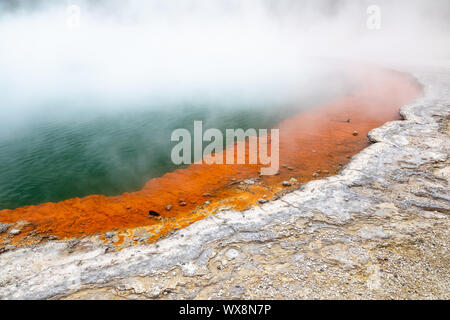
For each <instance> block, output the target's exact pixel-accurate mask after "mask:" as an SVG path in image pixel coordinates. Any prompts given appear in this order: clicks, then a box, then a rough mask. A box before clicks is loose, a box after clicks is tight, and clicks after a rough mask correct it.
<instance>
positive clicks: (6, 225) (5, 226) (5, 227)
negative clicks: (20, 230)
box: [0, 222, 10, 233]
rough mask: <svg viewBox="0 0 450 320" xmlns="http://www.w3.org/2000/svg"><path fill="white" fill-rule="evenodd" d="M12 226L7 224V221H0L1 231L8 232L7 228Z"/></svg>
mask: <svg viewBox="0 0 450 320" xmlns="http://www.w3.org/2000/svg"><path fill="white" fill-rule="evenodd" d="M9 227H10V225H9V224H5V223H1V222H0V233H3V232H6V230H8V229H9Z"/></svg>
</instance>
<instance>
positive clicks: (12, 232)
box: [9, 229, 21, 236]
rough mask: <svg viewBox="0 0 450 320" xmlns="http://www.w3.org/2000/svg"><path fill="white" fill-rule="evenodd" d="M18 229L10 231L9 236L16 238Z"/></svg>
mask: <svg viewBox="0 0 450 320" xmlns="http://www.w3.org/2000/svg"><path fill="white" fill-rule="evenodd" d="M20 231H21V230H20V229H12V230H11V231H9V234H10V235H12V236H17V235H18V234H19V233H20Z"/></svg>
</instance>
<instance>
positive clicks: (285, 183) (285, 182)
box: [283, 181, 292, 187]
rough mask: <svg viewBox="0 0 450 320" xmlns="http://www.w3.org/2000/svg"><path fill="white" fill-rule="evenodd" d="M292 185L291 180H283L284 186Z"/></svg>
mask: <svg viewBox="0 0 450 320" xmlns="http://www.w3.org/2000/svg"><path fill="white" fill-rule="evenodd" d="M290 186H292V183H290V182H289V181H283V187H290Z"/></svg>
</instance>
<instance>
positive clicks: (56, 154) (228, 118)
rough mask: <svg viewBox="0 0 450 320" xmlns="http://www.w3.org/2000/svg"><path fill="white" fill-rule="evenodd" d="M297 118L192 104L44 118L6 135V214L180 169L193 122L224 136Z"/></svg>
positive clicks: (281, 112) (2, 175)
mask: <svg viewBox="0 0 450 320" xmlns="http://www.w3.org/2000/svg"><path fill="white" fill-rule="evenodd" d="M295 112H297V111H296V110H295V108H290V107H277V108H265V107H259V106H256V107H255V106H252V107H249V106H243V107H242V106H241V107H239V108H210V107H204V106H203V107H201V106H192V105H190V106H185V107H178V108H167V110H164V108H158V110H151V109H150V110H146V108H138V109H135V110H131V111H130V110H128V111H118V110H116V111H114V112H96V113H95V114H91V115H89V113H88V115H84V116H83V117H81V116H66V117H61V118H58V117H52V118H46V117H45V116H44V117H43V116H41V117H37V118H36V119H35V120H33V121H31V122H29V123H27V124H26V125H25V126H23V127H22V128H21V129H20V130H19V129H17V128H16V129H15V130H14V132H13V133H10V134H5V132H7V130H6V131H5V130H3V131H2V132H3V134H2V135H0V163H1V169H0V209H13V208H17V207H22V206H25V205H33V204H40V203H44V202H56V201H61V200H65V199H69V198H73V197H82V196H86V195H91V194H103V195H118V194H121V193H123V192H132V191H137V190H139V189H141V188H142V187H143V185H144V184H145V183H146V182H147V181H148V180H149V179H150V178H154V177H159V176H162V175H163V174H165V173H167V172H170V171H173V170H174V169H177V168H179V167H177V166H175V165H174V164H173V163H172V161H171V158H170V154H171V150H172V148H173V146H175V145H176V144H177V142H171V140H170V138H171V133H172V131H173V130H174V129H177V128H186V129H188V130H189V131H191V133H193V125H194V120H203V130H206V129H208V128H218V129H221V130H222V132H223V133H224V132H225V129H227V128H233V129H237V128H242V129H248V128H255V129H259V128H268V129H269V128H273V127H275V126H276V125H277V124H278V123H279V122H280V121H281V120H283V119H284V118H286V117H288V116H289V115H292V114H294V113H295ZM192 137H193V134H192ZM185 183H189V181H186V182H185Z"/></svg>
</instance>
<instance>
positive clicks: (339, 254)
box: [0, 67, 450, 299]
mask: <svg viewBox="0 0 450 320" xmlns="http://www.w3.org/2000/svg"><path fill="white" fill-rule="evenodd" d="M414 75H415V76H416V77H417V79H418V81H419V82H420V83H422V84H423V85H424V90H425V96H424V97H423V98H421V99H419V100H418V101H416V102H415V103H413V104H411V105H408V106H404V107H403V108H402V109H401V114H402V116H403V117H404V118H405V121H394V122H389V123H386V124H385V125H383V126H382V127H380V128H377V129H375V130H372V131H371V132H370V133H369V138H370V140H371V141H372V142H374V144H373V145H371V146H370V147H368V148H366V149H364V150H363V151H362V152H360V153H359V154H358V155H356V156H355V157H353V159H352V161H351V162H350V163H349V164H348V165H347V166H346V167H345V168H344V169H343V170H342V171H341V172H340V173H339V174H338V175H336V176H332V177H329V178H326V179H321V180H315V181H311V182H309V183H307V184H305V185H303V186H302V187H301V188H300V189H299V190H297V191H294V192H292V193H289V194H287V195H285V196H283V197H282V198H281V199H279V200H276V201H271V202H267V203H265V204H263V205H262V206H261V207H255V208H252V209H250V210H247V211H242V212H239V211H223V212H220V213H217V214H216V215H214V216H210V217H208V218H205V219H203V220H201V221H198V222H196V223H194V224H192V225H191V226H189V227H187V228H185V229H182V230H179V231H177V232H175V233H173V234H172V235H170V236H169V237H167V238H165V239H162V240H160V241H158V242H155V243H153V244H150V245H138V246H131V247H127V248H124V249H123V250H120V251H112V250H111V248H110V247H109V246H108V245H107V244H105V243H104V242H103V241H101V240H100V239H98V237H86V238H83V239H74V240H70V241H50V242H47V243H44V244H42V245H36V246H32V247H23V248H18V249H15V250H11V251H7V252H4V253H2V254H0V298H1V299H55V298H71V299H84V298H100V299H121V298H124V299H183V298H190V299H208V298H213V299H336V298H337V299H340V298H346V299H347V298H355V299H414V298H418V299H449V298H450V280H449V279H450V255H449V251H448V247H449V239H450V237H449V230H450V224H449V213H450V196H449V195H448V189H449V185H448V184H449V177H450V165H449V154H450V136H449V129H450V68H448V67H447V68H444V67H436V68H427V69H422V70H415V72H414Z"/></svg>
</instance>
